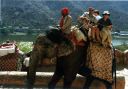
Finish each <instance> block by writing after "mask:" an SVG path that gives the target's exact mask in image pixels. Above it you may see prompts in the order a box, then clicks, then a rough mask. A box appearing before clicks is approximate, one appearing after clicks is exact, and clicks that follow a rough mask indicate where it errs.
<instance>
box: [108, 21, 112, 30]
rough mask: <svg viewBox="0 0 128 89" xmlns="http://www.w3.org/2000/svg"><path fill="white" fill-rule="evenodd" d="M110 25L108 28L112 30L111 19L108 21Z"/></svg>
mask: <svg viewBox="0 0 128 89" xmlns="http://www.w3.org/2000/svg"><path fill="white" fill-rule="evenodd" d="M108 23H109V26H107V27H108V28H109V29H110V30H112V22H111V20H110V19H109V20H108Z"/></svg>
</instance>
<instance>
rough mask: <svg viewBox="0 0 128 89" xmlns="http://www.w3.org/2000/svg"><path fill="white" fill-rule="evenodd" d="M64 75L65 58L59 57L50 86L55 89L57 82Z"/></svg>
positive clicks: (50, 88)
mask: <svg viewBox="0 0 128 89" xmlns="http://www.w3.org/2000/svg"><path fill="white" fill-rule="evenodd" d="M62 76H63V60H62V59H57V63H56V69H55V72H54V75H53V77H52V79H51V80H50V82H49V84H48V88H49V89H54V88H55V86H56V84H57V82H58V81H59V80H60V79H61V78H62Z"/></svg>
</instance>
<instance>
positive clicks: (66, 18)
mask: <svg viewBox="0 0 128 89" xmlns="http://www.w3.org/2000/svg"><path fill="white" fill-rule="evenodd" d="M61 15H62V17H61V19H60V23H59V25H60V28H61V31H62V32H63V33H64V34H66V35H69V33H70V31H71V26H72V17H71V16H70V15H69V9H68V8H67V7H65V8H62V10H61Z"/></svg>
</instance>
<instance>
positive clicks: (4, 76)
mask: <svg viewBox="0 0 128 89" xmlns="http://www.w3.org/2000/svg"><path fill="white" fill-rule="evenodd" d="M52 75H53V72H36V83H35V87H45V88H47V85H48V82H49V81H50V79H51V77H52ZM25 79H26V72H18V71H3V72H0V87H8V86H10V87H24V86H25V82H24V81H25ZM84 82H85V78H84V77H82V76H80V75H77V78H76V79H75V81H74V82H73V84H72V87H74V88H82V87H83V84H84ZM62 84H63V82H62V79H61V80H60V81H59V83H58V84H57V87H62ZM97 85H99V86H100V87H101V88H96V87H98V86H97ZM116 85H117V86H116V87H117V88H116V89H124V87H125V78H124V76H123V75H120V74H119V73H117V84H116ZM103 87H104V85H103V84H102V83H101V82H99V81H94V82H93V84H92V86H91V89H105V88H103ZM113 87H114V85H113ZM113 89H115V88H113Z"/></svg>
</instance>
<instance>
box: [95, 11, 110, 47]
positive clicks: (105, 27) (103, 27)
mask: <svg viewBox="0 0 128 89" xmlns="http://www.w3.org/2000/svg"><path fill="white" fill-rule="evenodd" d="M102 15H103V18H101V19H100V20H99V21H98V28H99V30H100V36H101V43H102V45H103V46H111V42H112V37H111V29H112V22H111V20H110V18H109V17H110V12H109V11H104V12H103V14H102Z"/></svg>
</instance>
